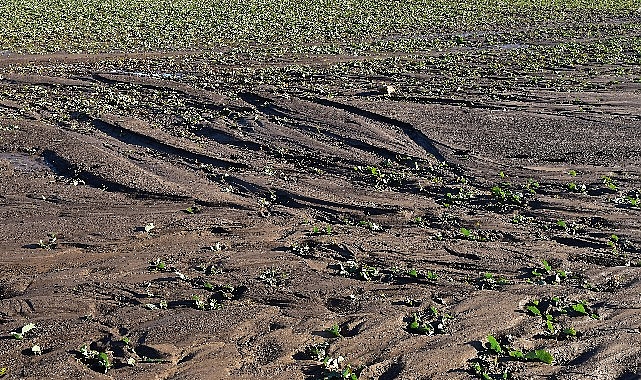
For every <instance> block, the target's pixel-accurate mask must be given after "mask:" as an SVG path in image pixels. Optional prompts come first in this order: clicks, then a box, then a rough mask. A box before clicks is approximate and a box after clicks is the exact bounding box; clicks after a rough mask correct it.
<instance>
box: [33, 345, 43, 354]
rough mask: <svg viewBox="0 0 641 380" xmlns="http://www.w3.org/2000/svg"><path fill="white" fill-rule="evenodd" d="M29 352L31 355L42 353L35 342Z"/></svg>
mask: <svg viewBox="0 0 641 380" xmlns="http://www.w3.org/2000/svg"><path fill="white" fill-rule="evenodd" d="M31 353H32V354H33V355H42V349H40V346H38V345H37V344H36V345H34V346H32V347H31Z"/></svg>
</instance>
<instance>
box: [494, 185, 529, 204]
mask: <svg viewBox="0 0 641 380" xmlns="http://www.w3.org/2000/svg"><path fill="white" fill-rule="evenodd" d="M492 195H493V196H494V198H496V199H497V200H498V201H499V202H500V203H502V204H512V205H517V206H522V205H524V204H525V203H526V200H525V197H524V196H523V193H521V192H518V191H512V190H511V189H508V188H504V187H501V186H499V185H497V186H494V187H492Z"/></svg>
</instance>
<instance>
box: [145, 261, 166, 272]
mask: <svg viewBox="0 0 641 380" xmlns="http://www.w3.org/2000/svg"><path fill="white" fill-rule="evenodd" d="M149 270H151V271H158V272H164V271H166V270H168V268H167V264H165V262H164V261H162V260H161V259H160V258H158V259H156V260H154V261H151V262H149Z"/></svg>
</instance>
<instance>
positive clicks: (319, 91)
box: [0, 52, 641, 379]
mask: <svg viewBox="0 0 641 380" xmlns="http://www.w3.org/2000/svg"><path fill="white" fill-rule="evenodd" d="M432 55H433V54H432ZM49 58H51V59H48V58H47V56H38V57H37V59H36V58H34V57H33V56H29V57H22V58H20V56H18V57H16V56H15V55H13V56H11V57H10V59H7V60H5V61H0V70H1V73H0V90H1V93H2V95H0V225H1V228H0V253H1V255H2V258H1V260H0V270H1V273H2V276H0V330H1V332H0V335H3V336H4V337H3V339H0V353H1V355H0V356H1V358H2V359H0V367H6V368H7V370H8V374H7V376H8V377H9V378H65V379H68V378H103V377H113V378H122V379H182V378H189V379H223V378H238V379H262V378H265V379H267V378H271V379H307V378H323V376H324V375H327V373H326V372H324V369H323V366H322V365H321V364H320V363H318V362H317V361H316V360H313V358H312V357H310V355H309V353H308V350H306V347H310V346H311V345H314V344H322V343H324V342H328V343H329V347H328V349H327V354H328V355H330V356H332V357H338V356H343V357H345V358H346V359H345V362H344V363H350V364H351V365H352V367H354V368H361V370H362V372H361V377H360V378H362V379H395V378H399V379H428V378H429V379H468V378H473V377H474V376H475V375H474V374H473V372H474V371H473V370H471V369H470V368H471V367H472V366H473V363H475V362H481V363H482V364H483V365H486V364H487V363H486V362H484V361H483V357H485V356H487V355H488V348H487V347H486V346H485V343H486V342H487V340H486V337H487V336H488V335H490V334H491V335H493V336H495V337H497V338H500V339H503V340H504V341H505V340H506V339H508V338H509V339H511V341H513V342H514V343H513V345H514V348H518V349H520V350H523V351H524V352H529V351H531V350H534V349H545V350H547V351H549V352H550V353H551V354H552V355H553V356H554V358H555V360H554V362H553V364H552V365H546V364H543V363H540V362H535V361H516V360H512V361H510V360H508V357H507V356H505V355H504V356H501V357H500V358H499V359H500V360H499V362H500V365H499V369H496V370H495V372H491V371H492V369H491V368H489V369H487V371H489V372H491V373H490V374H491V375H492V376H498V375H500V372H496V371H502V370H506V371H509V372H510V373H511V374H512V375H513V376H514V378H523V379H534V378H556V379H576V378H586V379H587V378H593V379H617V378H618V379H633V378H638V377H639V376H641V361H640V359H639V357H640V356H639V354H640V353H641V349H640V348H639V347H641V346H640V343H641V333H640V332H639V327H640V324H641V317H640V314H639V308H641V302H640V299H639V293H640V291H641V282H640V280H641V273H640V271H641V269H640V268H639V267H638V266H639V264H640V263H641V257H640V255H641V232H640V229H639V227H640V224H641V221H640V220H641V219H640V218H639V217H640V212H641V211H640V210H639V206H638V205H641V202H639V201H638V198H639V197H641V193H640V192H639V189H641V178H640V175H641V165H640V164H641V154H640V152H641V139H640V138H639V137H640V134H639V130H641V113H640V111H639V106H638V105H639V104H641V92H640V89H641V84H639V83H638V82H634V81H633V80H629V79H630V78H629V77H623V78H621V77H616V75H617V74H616V73H615V72H616V69H617V68H616V67H608V66H607V65H597V64H595V65H594V67H588V66H589V65H588V66H581V67H578V66H577V67H574V68H569V69H566V71H565V72H562V73H559V71H558V70H557V71H555V70H553V69H550V70H548V71H543V72H542V73H538V74H537V75H539V79H541V80H543V79H545V78H547V79H548V81H547V82H545V83H546V84H545V85H541V84H540V83H541V82H536V84H532V83H533V82H527V81H526V80H525V79H524V78H526V77H527V75H525V74H524V75H522V76H520V77H519V76H517V77H516V78H514V77H513V78H512V79H505V78H497V77H495V78H492V77H479V78H477V80H476V82H477V84H478V86H477V87H475V88H470V87H465V85H464V84H463V86H462V87H460V88H456V87H454V88H447V89H445V90H443V91H436V90H434V91H430V89H425V88H424V87H420V84H421V83H424V82H431V83H438V82H439V80H441V79H442V80H443V81H446V80H449V79H451V78H449V77H448V74H447V73H440V72H439V71H438V70H430V69H425V70H418V69H417V70H416V71H415V72H408V71H406V72H401V73H400V74H399V71H398V70H392V69H391V67H392V66H391V63H390V62H398V61H399V59H400V60H401V61H403V62H406V63H407V62H415V61H420V60H422V59H427V58H426V57H417V56H415V55H413V56H412V57H404V58H403V57H400V58H399V57H398V56H397V55H395V56H391V55H387V56H386V55H384V54H383V55H382V56H377V57H371V56H370V57H357V56H356V57H351V56H350V57H340V56H338V57H326V56H319V57H315V56H308V57H298V56H291V57H281V58H274V59H268V60H266V61H265V62H262V61H247V62H235V63H220V62H218V61H215V60H212V59H211V57H209V56H208V55H207V54H199V53H197V52H196V53H193V52H192V53H189V54H178V53H165V54H161V53H157V54H149V55H145V56H126V55H125V56H123V55H109V54H102V55H95V56H92V55H74V56H66V55H64V54H59V55H55V56H51V57H49ZM4 59H5V58H3V60H4ZM390 60H391V61H390ZM361 64H362V65H363V66H366V65H368V64H371V65H373V66H375V68H377V70H378V71H377V72H376V73H374V74H368V73H365V72H363V71H361V68H359V66H358V65H361ZM385 68H389V71H388V72H387V73H385V70H386V69H385ZM589 69H598V70H599V73H600V74H598V75H594V76H592V77H591V78H590V83H591V84H592V86H583V87H581V86H578V87H577V86H574V87H572V86H565V87H564V84H563V83H565V82H563V78H582V77H584V76H585V75H586V74H585V73H586V72H588V71H589ZM555 81H556V82H555ZM550 83H552V85H549V84H550ZM555 83H556V84H555ZM604 83H607V85H605V84H604ZM384 85H393V86H394V89H391V88H389V89H388V88H387V87H384ZM557 85H558V87H555V86H557ZM392 90H394V91H392ZM500 173H502V175H500ZM604 177H607V178H606V179H604ZM608 179H609V180H608ZM572 184H573V185H574V186H572ZM609 185H611V186H609ZM636 202H639V203H636ZM560 222H563V223H560ZM54 234H55V240H54V238H53V236H54ZM612 235H616V236H615V237H613V236H612ZM543 260H545V261H546V262H547V263H549V265H550V266H551V269H549V268H545V267H544V265H543V264H542V261H543ZM533 271H534V272H536V273H541V275H540V276H537V275H536V274H533ZM560 272H563V273H562V274H560ZM486 273H489V274H492V275H493V279H495V280H496V279H498V278H499V277H500V276H502V277H504V278H505V282H501V281H498V280H497V281H494V280H489V279H488V278H489V275H486ZM554 296H556V297H561V299H563V300H565V302H568V304H576V303H578V302H584V303H585V305H586V307H587V308H588V309H589V310H590V312H589V313H590V314H595V315H593V318H591V317H590V316H589V315H582V314H579V315H571V314H564V315H559V316H556V317H555V321H554V326H555V330H554V332H551V331H549V330H548V328H547V327H546V323H545V322H544V320H542V319H541V317H537V316H534V315H532V314H531V313H529V312H527V310H526V305H528V303H529V302H531V301H532V300H535V299H539V300H543V299H546V297H554ZM430 307H435V308H436V309H437V310H439V312H441V313H446V314H448V315H450V316H451V317H452V319H451V320H449V325H448V326H447V328H446V329H444V331H438V332H439V333H435V334H433V335H432V334H429V333H427V334H426V333H423V334H417V333H416V332H415V331H413V330H412V329H411V328H410V322H411V320H412V315H413V314H415V313H419V314H420V313H421V312H423V311H425V310H430ZM27 323H34V324H35V325H36V327H35V328H34V329H33V330H31V331H29V332H27V333H25V335H24V339H22V340H17V339H13V338H12V337H11V335H10V332H11V331H18V330H19V329H20V328H21V327H22V326H24V325H26V324H27ZM333 325H338V327H339V328H340V330H341V335H342V337H340V338H338V337H333V336H332V334H330V333H328V332H327V331H326V329H328V328H330V327H331V326H333ZM567 327H572V328H574V329H575V330H576V331H578V332H579V334H578V336H577V337H572V336H564V335H563V334H561V333H560V332H559V331H560V330H562V329H563V328H567ZM123 338H126V339H124V340H123ZM84 344H86V345H88V347H89V348H90V349H91V350H96V351H99V352H106V353H107V354H108V356H109V359H110V361H111V363H112V364H113V368H111V369H109V370H108V371H107V373H106V374H105V375H103V374H102V373H103V368H101V367H100V365H99V364H98V361H97V360H92V359H86V358H84V357H83V355H82V353H81V352H80V347H82V346H83V345H84ZM34 345H39V346H40V347H41V350H42V354H41V355H35V354H33V353H32V352H31V347H33V346H34ZM128 359H133V360H135V362H136V364H135V365H133V366H130V365H128V364H127V360H128ZM344 363H343V364H344Z"/></svg>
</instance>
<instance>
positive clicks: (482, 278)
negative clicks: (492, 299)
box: [476, 272, 509, 290]
mask: <svg viewBox="0 0 641 380" xmlns="http://www.w3.org/2000/svg"><path fill="white" fill-rule="evenodd" d="M476 284H477V286H478V287H479V289H489V290H496V289H498V288H499V287H501V286H504V285H507V284H509V282H508V280H507V279H506V278H505V277H503V276H495V275H494V274H492V273H489V272H485V273H481V274H480V275H479V277H478V278H477V279H476Z"/></svg>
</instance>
